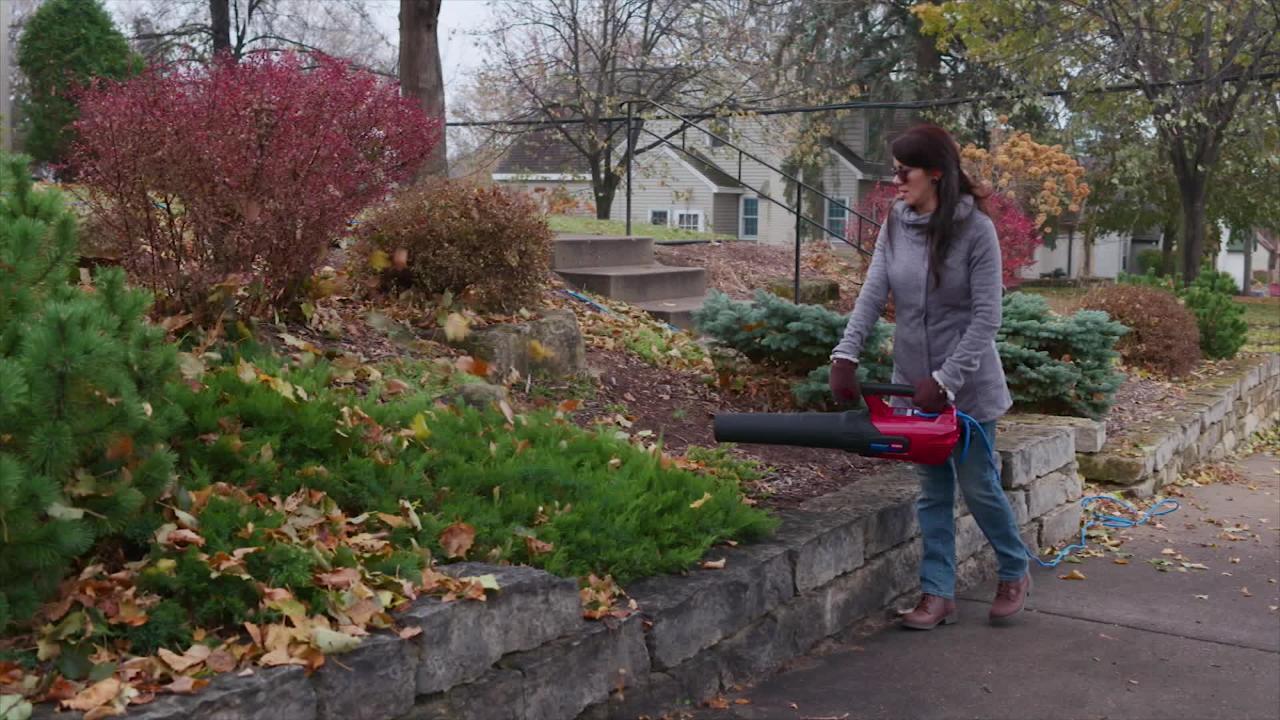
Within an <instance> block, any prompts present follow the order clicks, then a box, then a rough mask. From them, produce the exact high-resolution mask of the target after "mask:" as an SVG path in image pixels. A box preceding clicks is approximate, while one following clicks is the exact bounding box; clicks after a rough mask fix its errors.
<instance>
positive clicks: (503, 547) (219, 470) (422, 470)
mask: <svg viewBox="0 0 1280 720" xmlns="http://www.w3.org/2000/svg"><path fill="white" fill-rule="evenodd" d="M330 373H331V368H330V367H329V366H328V365H326V364H324V363H317V364H316V365H315V366H313V367H310V368H296V367H294V368H286V367H282V366H279V365H276V366H274V367H273V366H270V365H268V364H267V363H265V362H263V363H261V364H260V365H259V366H258V367H256V368H254V371H253V372H252V373H248V374H246V375H245V377H248V378H249V381H248V382H246V381H245V379H243V377H242V376H241V374H240V373H239V372H237V368H236V367H226V368H218V369H215V370H213V371H210V372H209V373H207V374H206V375H205V376H204V377H203V378H202V382H203V384H204V386H205V387H204V389H202V390H199V391H196V390H191V389H186V390H183V389H179V390H177V391H176V398H177V400H178V402H179V403H180V404H181V405H182V406H183V408H184V409H185V410H186V413H187V416H188V417H189V418H190V421H189V423H190V424H189V426H188V427H187V428H185V429H184V430H183V432H182V433H181V436H182V437H184V438H201V439H200V440H199V441H190V440H189V441H184V442H183V443H182V444H181V445H180V448H181V452H182V457H183V462H184V463H185V464H186V465H187V467H189V468H191V470H190V472H189V473H188V474H189V476H190V477H191V478H192V483H193V485H199V484H200V483H207V482H210V481H213V480H217V481H222V482H227V483H230V484H232V485H237V486H241V487H244V488H246V489H247V490H249V491H250V492H261V493H264V494H266V495H269V496H285V495H289V494H290V493H293V492H295V491H297V490H299V489H304V488H305V489H314V490H321V491H323V492H325V493H327V494H328V496H329V497H331V498H332V499H333V500H334V501H335V502H336V503H337V504H338V506H339V507H341V508H342V509H343V510H344V511H345V512H347V513H349V514H351V515H356V514H359V513H365V512H383V513H392V514H399V513H401V512H402V510H403V508H404V507H405V505H406V504H407V505H408V506H410V507H412V508H414V509H415V517H416V518H417V521H416V522H417V523H418V524H420V528H417V527H413V526H407V527H399V528H396V529H394V530H393V531H392V533H391V537H390V538H389V539H390V540H391V541H392V544H393V546H395V547H398V548H401V549H405V548H411V547H413V545H414V544H415V543H416V545H417V546H419V547H422V548H426V549H427V550H428V551H429V552H430V553H431V555H433V556H434V557H436V558H439V559H444V558H446V554H445V552H444V549H443V547H442V546H441V545H440V540H439V538H440V534H441V532H442V531H443V530H444V529H445V528H446V527H448V526H450V525H452V524H454V523H456V522H466V523H467V524H469V525H471V526H472V527H474V528H475V531H476V539H475V546H474V548H473V549H472V551H471V552H470V553H469V554H468V557H483V558H488V559H491V560H495V561H503V560H505V561H512V562H526V563H530V564H533V565H536V566H539V567H543V568H546V569H548V570H550V571H552V572H557V573H561V574H568V575H584V574H587V573H591V572H594V573H597V574H603V573H611V574H612V575H613V576H614V577H615V578H617V579H618V580H619V581H622V582H625V581H626V580H628V579H634V578H637V577H643V576H645V575H651V574H655V573H660V572H668V571H675V570H679V569H683V568H685V567H687V566H688V565H690V564H692V563H693V562H695V561H696V560H697V559H698V558H699V557H700V556H701V554H702V553H703V552H705V551H706V550H707V548H709V547H710V546H711V544H712V543H714V542H716V541H718V540H722V539H725V538H729V537H743V538H750V537H755V536H758V535H760V534H761V533H763V532H766V531H767V530H768V529H769V528H770V527H771V525H772V521H771V520H769V519H768V517H767V516H765V515H764V514H763V513H761V512H759V511H757V510H755V509H753V508H750V507H748V506H746V505H744V504H743V503H742V502H741V498H740V492H739V486H738V484H737V482H736V481H734V479H733V478H725V477H717V476H714V475H695V474H693V473H690V472H687V471H685V470H681V469H679V468H678V467H673V466H670V465H669V464H668V462H667V461H665V460H664V459H663V458H662V457H660V456H657V455H655V454H653V453H650V452H646V451H645V450H642V449H640V448H637V447H635V446H633V445H631V444H630V443H628V442H627V441H625V440H622V439H619V438H617V437H615V436H613V435H612V434H611V433H608V432H605V431H600V432H590V431H586V430H582V429H580V428H578V427H576V426H575V425H573V424H572V423H570V422H568V421H567V420H565V419H563V418H557V417H555V416H554V414H553V413H551V412H538V413H533V414H530V415H527V416H519V417H516V418H515V422H514V423H511V422H508V421H507V420H506V418H504V417H503V415H502V414H501V413H500V412H498V411H497V410H496V409H488V410H478V409H472V408H459V407H451V406H443V405H440V404H438V403H437V397H435V396H433V395H431V394H429V393H417V394H412V393H406V394H404V395H400V396H396V397H392V398H386V399H384V400H381V401H379V400H377V399H370V397H369V396H363V395H360V394H359V393H357V392H355V391H354V390H350V389H343V388H340V387H332V386H331V385H330V379H331V374H330ZM264 374H266V375H269V376H270V377H272V378H274V381H263V380H262V375H264ZM281 381H284V382H288V383H290V384H291V385H293V386H294V387H296V388H304V389H305V393H306V397H307V399H306V400H303V399H301V397H300V396H298V395H297V394H295V397H294V399H292V400H290V399H288V398H286V397H285V395H283V394H282V393H281V392H280V382H281ZM225 418H236V419H237V420H236V422H234V423H228V422H226V421H225ZM266 448H270V450H269V451H266V452H264V449H266ZM704 494H705V495H709V497H708V498H707V499H705V500H704V501H703V502H701V503H698V504H697V506H696V507H691V505H693V504H694V503H695V502H696V501H698V500H700V499H702V498H703V496H704ZM211 510H212V503H211V504H210V507H209V508H206V509H205V511H204V514H203V515H202V523H203V525H202V531H203V532H205V533H208V534H210V535H211V537H210V538H209V539H208V546H207V547H206V551H209V550H211V549H212V548H214V547H216V541H215V539H214V537H213V536H218V535H221V534H224V533H225V532H226V530H225V529H222V528H223V527H224V526H225V527H226V528H230V527H232V526H234V525H236V524H238V523H239V524H243V523H244V521H245V518H243V517H237V518H235V519H234V521H233V520H218V519H216V518H212V517H210V513H211ZM526 537H529V538H533V539H536V540H538V541H540V542H543V543H550V544H551V546H552V550H550V551H549V552H547V551H543V550H540V549H539V548H540V547H541V546H539V545H538V544H537V543H533V542H529V541H527V540H526ZM422 559H423V558H422V556H421V555H417V556H414V555H410V554H400V555H393V556H392V557H391V558H388V559H386V560H385V562H384V564H385V565H386V568H385V569H388V570H391V571H393V572H404V571H405V569H406V568H408V567H409V566H410V565H412V566H414V567H419V566H420V565H421V562H422ZM264 569H265V568H264ZM279 572H282V573H283V572H285V571H283V570H281V571H279ZM294 572H296V571H294ZM256 576H257V575H256V573H255V577H256ZM282 577H283V576H282ZM297 589H298V588H296V587H295V591H297Z"/></svg>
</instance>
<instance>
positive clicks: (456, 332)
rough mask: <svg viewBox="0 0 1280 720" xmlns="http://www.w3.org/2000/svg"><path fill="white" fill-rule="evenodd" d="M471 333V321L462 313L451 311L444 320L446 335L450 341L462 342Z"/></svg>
mask: <svg viewBox="0 0 1280 720" xmlns="http://www.w3.org/2000/svg"><path fill="white" fill-rule="evenodd" d="M470 334H471V323H469V322H467V319H466V318H465V317H463V316H462V315H461V314H460V313H456V312H454V313H449V317H447V318H445V321H444V336H445V337H446V338H448V340H449V342H460V341H462V340H465V339H466V337H467V335H470Z"/></svg>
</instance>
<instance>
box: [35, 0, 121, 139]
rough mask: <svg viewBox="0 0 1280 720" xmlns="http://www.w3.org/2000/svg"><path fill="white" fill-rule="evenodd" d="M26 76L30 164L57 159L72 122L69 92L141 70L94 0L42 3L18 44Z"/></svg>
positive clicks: (72, 103)
mask: <svg viewBox="0 0 1280 720" xmlns="http://www.w3.org/2000/svg"><path fill="white" fill-rule="evenodd" d="M18 67H19V68H20V69H21V70H22V73H23V75H25V76H26V79H27V85H28V87H29V94H28V98H27V100H26V102H25V105H24V107H23V118H24V121H23V124H24V126H25V127H24V130H25V132H26V137H25V141H24V145H25V148H26V150H27V152H28V153H30V154H31V155H32V156H33V157H34V158H35V159H36V160H39V161H41V162H58V161H60V160H62V158H63V156H64V153H65V151H66V149H67V144H68V142H69V140H70V133H71V130H70V128H69V127H68V125H70V123H71V122H72V121H73V120H75V118H76V106H75V101H74V99H73V95H72V93H73V91H74V89H75V88H76V87H77V86H79V85H82V84H84V83H86V82H88V81H89V80H91V79H92V78H96V77H106V78H122V77H125V76H126V75H128V74H130V73H131V72H134V71H136V70H137V69H138V68H140V67H141V60H140V58H138V56H136V55H135V54H133V53H132V52H130V50H129V43H128V41H127V40H125V37H124V35H122V34H121V33H120V31H119V30H117V29H116V26H115V23H113V22H112V21H111V16H110V15H109V14H107V11H106V9H105V8H103V6H102V3H101V2H99V0H48V2H46V3H44V4H43V5H41V6H40V8H39V9H38V10H36V12H35V13H34V14H33V15H32V16H31V19H30V20H29V21H28V22H27V26H26V28H25V30H23V33H22V37H21V38H20V39H19V40H18Z"/></svg>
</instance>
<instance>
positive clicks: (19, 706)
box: [0, 695, 33, 720]
mask: <svg viewBox="0 0 1280 720" xmlns="http://www.w3.org/2000/svg"><path fill="white" fill-rule="evenodd" d="M32 709H33V708H32V707H31V703H29V702H27V701H26V700H24V699H23V697H22V696H21V695H0V718H3V720H27V718H29V717H31V711H32Z"/></svg>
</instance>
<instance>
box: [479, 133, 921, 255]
mask: <svg viewBox="0 0 1280 720" xmlns="http://www.w3.org/2000/svg"><path fill="white" fill-rule="evenodd" d="M906 123H907V118H906V117H905V116H903V117H900V118H899V119H898V122H897V123H894V124H893V126H892V127H891V130H896V129H900V128H901V127H904V126H905V125H906ZM868 125H869V124H868V123H867V122H866V119H865V117H864V116H863V115H860V114H858V113H851V114H850V115H849V116H848V117H846V118H845V119H844V120H842V121H840V122H839V123H837V125H836V130H835V132H834V133H833V135H832V136H831V137H828V138H826V139H825V141H824V142H823V155H822V157H823V159H824V162H823V163H822V165H821V173H820V177H819V180H818V182H817V185H818V189H819V190H820V191H822V192H823V193H824V194H825V195H827V196H829V197H828V198H821V199H820V200H821V206H820V207H818V208H811V207H806V208H805V215H806V216H808V217H809V218H811V219H812V220H814V221H815V222H819V223H822V225H823V226H824V227H826V228H827V229H828V230H830V232H831V233H832V234H833V235H828V237H829V238H834V237H837V236H838V237H843V236H844V235H845V234H846V230H847V229H848V228H849V223H850V218H851V217H852V216H851V215H850V213H849V212H848V210H846V208H852V207H855V206H856V205H857V203H858V201H859V200H860V199H861V198H862V197H863V196H865V195H866V193H868V192H869V191H870V190H871V189H872V188H874V187H875V184H876V183H878V182H890V179H891V175H890V172H889V170H890V168H889V165H888V164H886V163H882V162H874V161H872V160H870V159H868V158H869V157H874V156H882V155H883V152H882V150H880V149H878V148H876V147H875V143H876V142H878V141H876V140H874V139H873V138H872V137H871V135H872V134H871V133H870V132H869V131H868ZM704 126H705V125H704ZM645 130H646V132H644V133H642V135H641V138H640V147H644V146H646V145H649V144H652V143H653V142H655V139H654V135H659V136H666V135H667V134H669V133H672V132H675V131H678V130H680V123H679V121H676V120H650V121H647V122H646V123H645ZM716 134H717V135H719V136H720V137H722V138H724V139H726V140H728V141H729V143H725V142H722V141H721V140H719V139H717V138H715V137H712V136H711V135H709V134H707V133H704V132H702V131H701V130H699V129H697V128H684V129H683V130H682V131H680V132H677V134H675V135H674V136H672V137H671V138H670V144H669V145H668V144H662V145H659V146H657V147H654V148H653V149H650V150H648V151H647V152H644V153H642V154H640V155H637V156H636V160H635V164H634V166H633V167H632V200H631V203H632V205H631V221H632V225H633V232H636V233H642V232H643V226H644V225H654V224H656V225H663V226H669V227H679V228H685V229H689V230H698V231H703V232H714V233H717V234H720V235H726V236H729V237H733V238H738V239H742V240H754V241H757V242H761V243H768V244H788V245H789V244H792V243H794V242H795V229H796V218H795V213H794V212H793V211H792V208H793V207H794V204H795V192H794V186H793V185H792V186H790V187H789V182H788V180H787V178H786V177H785V176H784V175H783V174H781V173H780V172H778V171H777V170H775V169H774V168H781V167H782V165H783V163H784V162H785V159H786V157H787V155H788V154H789V151H790V148H789V147H788V146H787V144H786V140H785V137H786V133H785V132H784V131H783V128H782V127H781V121H780V120H778V119H776V118H772V117H768V116H765V117H760V116H756V117H751V118H731V119H720V120H718V121H716ZM526 138H527V139H526ZM730 143H731V144H730ZM735 145H736V146H737V148H735V147H734V146H735ZM738 148H741V149H742V150H745V151H746V153H749V155H748V154H744V153H740V152H739V150H738ZM750 156H754V158H752V157H750ZM583 165H584V163H583V161H582V158H581V157H580V156H577V157H575V153H574V152H573V151H572V149H571V148H568V146H567V144H566V143H564V141H563V140H561V139H558V138H556V137H555V136H554V135H553V133H552V132H551V131H538V132H534V133H529V134H528V135H526V136H525V137H524V138H521V139H520V140H519V141H517V142H516V144H515V146H513V148H512V150H511V151H510V152H509V153H508V154H507V156H506V157H504V158H503V159H502V160H501V161H500V162H499V164H498V167H497V168H496V171H495V172H494V173H493V175H492V177H493V180H494V181H495V182H498V183H502V184H505V185H509V186H513V187H520V188H522V189H524V190H526V191H528V192H530V193H533V194H535V195H541V196H551V195H557V196H562V197H563V196H566V195H567V196H572V197H574V198H578V199H579V200H580V201H581V204H580V206H579V212H585V211H588V210H592V211H593V210H594V203H593V202H592V201H593V198H592V197H591V194H592V192H591V184H590V177H589V175H588V174H586V172H585V171H584V168H583ZM769 166H773V167H772V168H771V167H769ZM771 198H772V200H771ZM805 200H806V202H812V195H810V194H806V197H805ZM626 207H627V206H626V187H625V184H624V185H623V186H622V187H620V188H619V189H618V192H617V194H616V195H615V196H614V199H613V204H612V206H611V208H610V217H611V218H613V219H617V220H624V219H625V218H626ZM803 234H804V236H805V237H806V238H815V237H817V235H818V234H821V233H820V231H817V230H816V229H814V228H813V227H812V226H806V228H805V230H804V231H803Z"/></svg>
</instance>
